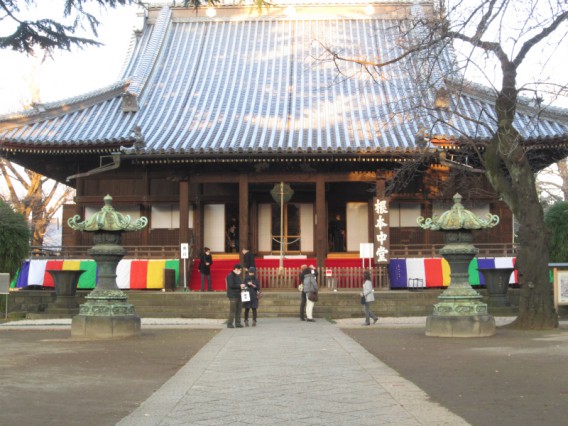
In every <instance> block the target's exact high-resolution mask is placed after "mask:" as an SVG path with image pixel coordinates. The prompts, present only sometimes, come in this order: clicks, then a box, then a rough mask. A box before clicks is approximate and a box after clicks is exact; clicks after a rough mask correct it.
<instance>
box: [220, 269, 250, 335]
mask: <svg viewBox="0 0 568 426" xmlns="http://www.w3.org/2000/svg"><path fill="white" fill-rule="evenodd" d="M242 270H243V267H242V266H241V265H240V264H236V265H235V267H234V268H233V270H232V271H231V272H229V275H227V278H225V281H226V282H227V297H228V298H229V319H228V320H227V327H228V328H235V327H237V328H241V327H242V326H243V325H242V324H241V311H242V310H243V302H242V301H241V290H243V289H244V288H245V285H244V283H243V281H242V280H241V272H242ZM233 322H234V325H233Z"/></svg>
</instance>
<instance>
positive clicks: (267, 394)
mask: <svg viewBox="0 0 568 426" xmlns="http://www.w3.org/2000/svg"><path fill="white" fill-rule="evenodd" d="M423 320H424V319H412V320H409V319H406V320H401V323H405V322H410V323H414V322H415V321H423ZM361 321H362V320H361V319H356V320H345V322H346V323H345V324H342V326H350V325H351V326H353V325H355V324H358V325H360V323H361ZM381 321H383V320H382V319H381ZM143 327H144V323H143ZM118 424H119V425H120V426H129V425H132V426H144V425H187V424H191V425H229V424H230V425H233V424H263V425H265V424H282V425H286V424H289V425H358V426H359V425H371V424H372V425H377V424H386V425H391V424H392V425H394V424H396V425H397V426H402V425H434V424H435V425H452V426H453V425H465V424H467V423H466V422H465V421H464V420H463V419H462V418H460V417H458V416H456V415H454V414H453V413H451V412H450V411H448V410H447V409H445V408H444V407H442V406H440V405H439V404H436V403H433V402H431V401H429V398H428V395H426V394H425V393H424V392H423V391H422V390H420V389H419V388H418V387H417V386H415V385H414V384H413V383H411V382H409V381H408V380H405V379H403V378H402V377H401V376H400V375H399V374H398V373H397V372H396V371H394V370H392V369H391V368H389V367H387V366H386V365H385V364H383V363H382V362H381V361H379V360H377V359H376V358H375V357H374V356H372V355H371V354H370V353H369V352H367V351H366V350H365V349H363V347H362V346H360V345H359V344H358V343H356V342H355V341H354V340H352V339H351V338H349V337H348V336H346V335H345V334H343V333H342V332H341V331H340V329H339V328H338V327H337V326H336V325H334V324H331V323H329V322H328V321H325V320H323V319H319V320H317V321H316V322H315V323H308V322H301V321H299V319H297V318H268V319H264V318H263V319H261V320H260V321H259V326H258V327H254V328H253V327H249V328H242V329H227V328H223V330H222V331H221V332H220V333H219V334H218V335H216V336H215V337H214V338H213V339H212V340H211V341H210V342H209V343H208V344H207V345H206V346H205V347H203V349H202V350H201V351H200V352H198V354H197V355H196V356H194V357H193V358H192V359H191V360H190V361H189V362H188V363H187V364H186V365H185V366H184V367H182V368H181V369H180V370H179V371H178V372H177V374H175V375H174V376H173V377H172V378H171V379H170V380H169V381H167V382H166V383H165V384H164V385H163V386H162V387H161V388H160V389H158V390H157V391H156V392H155V393H154V394H153V395H152V396H151V397H150V398H149V399H147V400H146V401H145V402H143V403H142V404H141V405H140V406H139V408H138V409H136V410H135V411H134V412H133V413H131V414H130V415H129V416H127V417H125V418H124V419H123V420H122V421H120V422H119V423H118Z"/></svg>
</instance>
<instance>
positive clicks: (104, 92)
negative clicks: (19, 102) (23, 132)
mask: <svg viewBox="0 0 568 426" xmlns="http://www.w3.org/2000/svg"><path fill="white" fill-rule="evenodd" d="M129 84H130V83H129V81H128V80H122V81H118V82H116V83H114V84H112V85H110V86H107V87H106V88H103V89H99V90H95V91H92V92H88V93H85V94H83V95H80V96H76V97H73V98H69V99H65V100H62V101H58V102H53V103H46V104H37V105H35V106H34V108H32V109H30V110H26V111H20V112H16V113H11V114H6V115H3V116H0V131H3V130H10V129H15V128H18V127H22V126H25V125H30V124H33V123H38V122H41V121H44V120H51V119H54V118H57V117H62V116H65V115H68V114H71V113H73V112H76V111H81V110H84V109H87V108H89V107H91V106H94V105H97V104H100V103H103V102H105V101H108V100H110V99H113V98H117V97H121V96H122V95H124V93H126V91H127V90H128V86H129ZM7 142H10V140H9V139H8V140H7Z"/></svg>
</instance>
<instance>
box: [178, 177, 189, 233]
mask: <svg viewBox="0 0 568 426" xmlns="http://www.w3.org/2000/svg"><path fill="white" fill-rule="evenodd" d="M188 223H189V181H188V180H187V179H183V180H180V181H179V243H180V244H181V243H189V225H188Z"/></svg>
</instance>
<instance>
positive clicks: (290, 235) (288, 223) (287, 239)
mask: <svg viewBox="0 0 568 426" xmlns="http://www.w3.org/2000/svg"><path fill="white" fill-rule="evenodd" d="M300 212H301V208H300V205H299V204H295V203H288V204H284V209H283V211H281V209H280V206H279V205H278V204H273V205H272V253H280V243H281V241H282V243H283V251H284V253H300V251H301V240H302V239H301V220H300ZM281 217H282V219H283V224H282V226H281ZM281 232H282V234H281Z"/></svg>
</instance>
